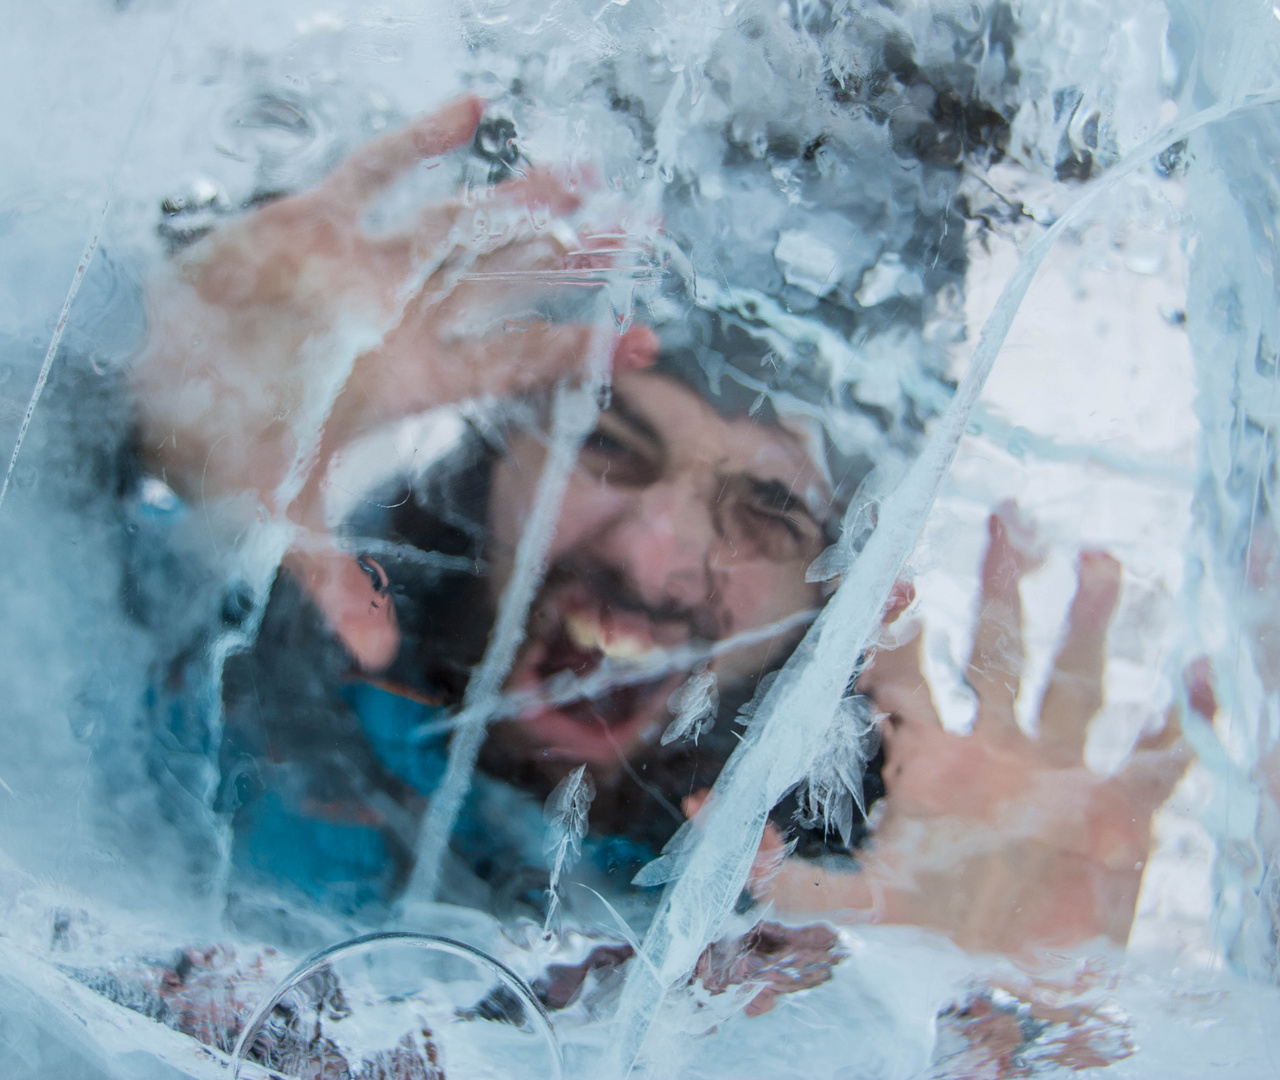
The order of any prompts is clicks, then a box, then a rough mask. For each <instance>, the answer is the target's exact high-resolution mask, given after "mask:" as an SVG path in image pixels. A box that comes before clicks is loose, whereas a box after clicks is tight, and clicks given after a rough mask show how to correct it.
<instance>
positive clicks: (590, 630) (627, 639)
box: [564, 613, 653, 660]
mask: <svg viewBox="0 0 1280 1080" xmlns="http://www.w3.org/2000/svg"><path fill="white" fill-rule="evenodd" d="M564 629H565V633H567V634H568V635H569V640H570V641H572V642H573V643H574V644H575V645H577V646H578V648H580V649H594V650H597V651H599V652H601V653H603V654H604V656H605V657H606V658H607V659H609V660H639V659H640V658H641V657H643V656H648V655H649V653H650V652H652V651H653V650H652V649H651V648H650V647H649V646H648V645H647V644H646V643H645V642H644V641H642V640H641V639H640V638H638V637H634V636H633V635H631V634H614V635H612V636H608V635H606V634H605V631H604V627H603V626H601V625H600V623H598V622H597V621H596V620H595V619H593V618H591V617H590V616H589V615H581V614H577V613H574V614H571V615H566V616H565V619H564Z"/></svg>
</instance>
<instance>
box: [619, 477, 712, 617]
mask: <svg viewBox="0 0 1280 1080" xmlns="http://www.w3.org/2000/svg"><path fill="white" fill-rule="evenodd" d="M701 487H702V485H699V484H698V483H696V481H695V480H694V478H692V477H689V476H678V477H673V478H669V479H664V480H660V481H658V482H656V483H653V484H650V485H649V486H647V487H646V488H644V489H643V490H642V491H640V492H638V493H637V494H636V496H635V498H634V500H633V502H632V504H631V506H630V507H629V512H628V513H626V514H625V515H623V516H622V517H621V518H619V519H618V520H617V521H616V522H615V523H614V526H613V528H612V529H611V530H610V531H609V535H608V536H607V537H606V538H605V547H606V553H607V555H608V557H609V559H610V561H611V562H613V563H614V564H615V566H616V567H617V569H619V570H621V571H622V572H623V573H624V574H625V575H626V576H627V578H628V579H629V581H630V583H631V586H632V587H633V588H634V589H635V591H636V592H637V594H638V595H639V596H640V598H641V599H643V600H644V602H645V603H646V604H648V605H651V606H653V607H658V606H660V605H663V604H675V605H677V606H679V607H685V608H688V607H693V606H695V605H698V604H702V603H705V602H706V601H707V600H708V599H709V597H710V594H711V574H710V570H709V566H710V558H709V556H710V551H711V545H712V544H713V543H715V540H716V533H715V526H714V522H713V519H712V514H711V499H710V498H709V497H708V493H707V492H706V491H703V490H701Z"/></svg>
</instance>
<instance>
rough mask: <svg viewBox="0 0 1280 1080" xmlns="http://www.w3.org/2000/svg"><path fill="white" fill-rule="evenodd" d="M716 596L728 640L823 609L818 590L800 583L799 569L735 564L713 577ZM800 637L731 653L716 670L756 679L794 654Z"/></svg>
mask: <svg viewBox="0 0 1280 1080" xmlns="http://www.w3.org/2000/svg"><path fill="white" fill-rule="evenodd" d="M716 592H717V597H718V600H719V603H720V607H721V610H722V612H723V613H724V614H725V615H726V616H727V619H728V622H729V631H728V632H729V633H730V634H739V633H742V632H743V631H744V630H755V629H758V628H760V627H762V626H768V625H769V624H771V623H776V622H778V621H779V620H781V619H785V618H787V617H788V616H791V615H795V614H797V613H799V612H801V611H806V610H809V609H812V608H816V607H818V606H820V604H821V603H822V597H821V592H820V590H819V587H818V586H815V585H810V584H808V583H807V582H806V581H805V580H804V567H803V566H799V565H796V566H787V567H782V566H778V565H777V564H776V563H769V562H762V561H752V562H750V563H739V564H737V565H735V566H734V567H732V568H730V569H727V570H723V571H721V572H720V573H719V574H717V576H716ZM803 633H804V628H803V627H801V628H799V629H795V630H792V631H790V632H789V633H787V634H785V635H783V636H782V637H779V638H777V639H771V640H768V641H764V642H761V643H760V644H758V645H752V646H750V647H748V648H743V649H736V650H734V651H733V652H732V653H728V654H726V655H725V656H724V657H723V658H722V659H721V660H719V661H718V662H717V663H716V664H715V668H716V670H717V672H720V673H722V674H723V675H724V676H726V677H730V678H732V677H734V676H739V675H751V674H759V672H760V670H761V668H763V667H765V666H767V665H769V664H771V663H773V662H775V661H776V660H777V659H779V657H780V655H781V654H782V653H785V652H789V651H790V650H791V649H792V648H794V647H795V645H796V643H797V642H798V641H799V639H800V637H801V635H803Z"/></svg>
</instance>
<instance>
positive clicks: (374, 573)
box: [285, 548, 400, 675]
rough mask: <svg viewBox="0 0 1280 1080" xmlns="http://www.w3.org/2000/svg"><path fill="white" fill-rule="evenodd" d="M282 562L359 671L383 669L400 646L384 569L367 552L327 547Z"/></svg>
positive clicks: (366, 671)
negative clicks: (349, 551) (350, 551)
mask: <svg viewBox="0 0 1280 1080" xmlns="http://www.w3.org/2000/svg"><path fill="white" fill-rule="evenodd" d="M285 566H286V567H287V568H288V569H289V571H290V572H291V573H292V574H294V576H296V577H297V578H298V579H299V580H300V581H301V582H302V584H303V587H304V588H305V589H306V590H307V594H308V595H309V596H310V597H311V600H312V602H313V603H314V604H315V605H316V607H317V608H319V609H320V612H321V614H323V615H324V619H325V623H326V624H327V625H328V627H329V629H330V630H331V631H333V633H334V635H335V636H336V637H337V638H338V640H339V641H341V642H342V644H343V645H344V646H345V647H346V649H347V651H348V652H349V653H350V654H351V657H352V659H353V660H354V661H355V664H356V667H358V668H359V669H360V670H361V671H363V672H365V673H367V674H370V675H373V674H378V673H379V672H382V671H385V670H386V668H387V667H388V666H389V665H390V664H391V661H392V660H394V659H395V657H396V652H397V651H398V650H399V648H400V625H399V623H398V622H397V620H396V609H395V604H394V603H393V602H392V600H391V590H390V589H389V588H388V585H387V575H386V572H385V571H384V570H383V569H382V567H381V566H379V565H378V563H376V562H375V561H374V560H373V559H370V558H369V557H368V556H366V555H359V556H357V555H351V554H349V553H348V552H345V551H337V550H335V549H333V548H329V549H326V550H322V551H314V550H312V551H299V550H296V549H295V550H294V551H291V552H290V553H289V555H288V556H287V557H286V560H285Z"/></svg>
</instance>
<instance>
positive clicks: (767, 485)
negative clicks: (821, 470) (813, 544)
mask: <svg viewBox="0 0 1280 1080" xmlns="http://www.w3.org/2000/svg"><path fill="white" fill-rule="evenodd" d="M743 475H745V476H746V477H747V479H748V480H750V482H751V486H752V487H753V488H754V489H755V493H756V494H757V495H759V496H760V497H761V498H766V499H768V500H769V502H770V505H771V506H772V507H774V508H775V509H777V510H780V511H781V512H783V513H790V512H791V511H793V510H799V511H801V512H802V513H803V514H804V516H805V517H807V518H808V519H809V520H810V521H812V522H813V523H814V525H816V526H817V527H818V528H822V523H821V522H820V521H819V520H818V518H817V517H816V516H815V515H814V512H813V511H812V510H810V509H809V507H808V505H806V503H805V501H804V499H802V498H801V497H800V496H799V495H797V494H795V485H794V484H790V485H789V484H784V483H783V482H782V481H781V480H776V479H773V478H770V479H764V478H762V477H759V476H752V475H751V474H750V473H744V474H743Z"/></svg>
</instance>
